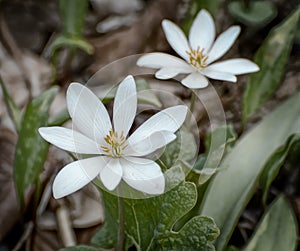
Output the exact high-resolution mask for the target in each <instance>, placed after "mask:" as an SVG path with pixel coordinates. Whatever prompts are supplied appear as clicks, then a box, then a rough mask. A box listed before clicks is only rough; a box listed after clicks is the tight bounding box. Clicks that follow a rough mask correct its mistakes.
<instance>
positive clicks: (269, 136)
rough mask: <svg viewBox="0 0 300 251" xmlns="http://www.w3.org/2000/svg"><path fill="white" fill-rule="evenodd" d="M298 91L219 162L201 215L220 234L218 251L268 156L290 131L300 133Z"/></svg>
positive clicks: (250, 192) (217, 243)
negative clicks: (208, 217) (205, 216)
mask: <svg viewBox="0 0 300 251" xmlns="http://www.w3.org/2000/svg"><path fill="white" fill-rule="evenodd" d="M299 115H300V93H297V94H296V95H295V96H294V97H292V98H290V99H289V100H288V101H286V102H285V103H284V104H283V105H281V106H280V107H279V108H277V109H276V110H275V111H274V112H272V113H271V114H269V115H268V116H267V117H266V118H265V119H264V120H263V121H262V122H261V123H260V124H259V125H257V126H256V127H255V128H254V129H252V130H251V131H250V132H249V133H247V134H246V135H244V137H242V138H241V140H239V141H238V142H237V143H236V145H235V146H234V148H233V149H232V150H231V151H230V153H229V154H228V155H227V156H225V158H224V160H223V161H222V163H221V165H220V168H219V170H220V171H219V172H217V174H216V176H215V177H214V179H213V180H212V181H211V182H210V185H209V188H208V190H207V192H206V194H205V198H204V200H203V204H202V210H201V214H202V215H207V216H211V217H212V218H213V219H214V220H215V221H216V224H217V226H218V227H220V230H221V235H220V237H219V238H218V240H217V242H216V247H217V250H219V251H221V250H224V248H225V246H226V244H227V242H228V240H229V238H230V236H231V233H232V231H233V229H234V228H235V225H236V223H237V221H238V218H239V216H240V214H241V213H242V211H243V209H244V208H245V206H246V204H247V203H248V201H249V199H250V198H251V196H252V195H253V193H254V191H255V189H256V188H257V184H258V180H259V178H260V174H261V172H262V170H263V168H264V166H265V163H266V161H267V160H268V159H269V157H270V156H271V155H272V154H273V153H274V151H276V149H278V147H279V146H281V145H282V143H283V142H285V141H286V140H287V138H288V137H289V136H290V135H291V134H295V133H300V116H299Z"/></svg>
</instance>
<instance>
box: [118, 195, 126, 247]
mask: <svg viewBox="0 0 300 251" xmlns="http://www.w3.org/2000/svg"><path fill="white" fill-rule="evenodd" d="M118 213H119V228H118V244H117V249H116V250H117V251H122V250H123V248H124V199H123V197H122V196H121V195H120V193H119V194H118Z"/></svg>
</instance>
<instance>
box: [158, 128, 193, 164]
mask: <svg viewBox="0 0 300 251" xmlns="http://www.w3.org/2000/svg"><path fill="white" fill-rule="evenodd" d="M176 135H177V138H176V139H175V140H174V141H173V142H171V143H170V144H168V145H167V146H166V148H165V150H164V152H163V154H162V156H161V157H160V160H161V161H162V162H163V163H164V165H165V166H166V167H167V168H170V167H172V166H173V165H176V162H178V161H189V160H192V159H193V158H194V157H195V156H196V154H197V151H198V147H197V143H196V141H195V137H194V135H193V134H192V133H191V132H190V131H189V130H188V129H187V128H186V127H182V128H181V129H180V130H179V131H178V132H177V133H176Z"/></svg>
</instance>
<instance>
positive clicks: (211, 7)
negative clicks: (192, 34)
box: [182, 0, 224, 35]
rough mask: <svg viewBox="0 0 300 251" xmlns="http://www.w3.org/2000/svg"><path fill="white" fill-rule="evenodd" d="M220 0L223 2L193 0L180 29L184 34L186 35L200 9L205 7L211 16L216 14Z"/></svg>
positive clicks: (217, 0)
mask: <svg viewBox="0 0 300 251" xmlns="http://www.w3.org/2000/svg"><path fill="white" fill-rule="evenodd" d="M222 2H224V0H193V1H192V4H191V7H190V10H189V14H188V17H187V18H186V19H185V20H184V23H183V25H182V29H183V31H184V32H185V34H187V35H188V33H189V30H190V27H191V26H192V24H193V22H194V19H195V18H196V16H197V14H198V12H199V11H200V10H202V9H206V10H208V12H209V13H210V14H211V15H212V16H216V14H217V12H218V10H219V6H220V4H222Z"/></svg>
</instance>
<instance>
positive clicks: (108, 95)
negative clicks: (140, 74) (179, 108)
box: [102, 79, 162, 107]
mask: <svg viewBox="0 0 300 251" xmlns="http://www.w3.org/2000/svg"><path fill="white" fill-rule="evenodd" d="M117 88H118V86H115V87H114V88H109V89H108V90H106V91H103V95H102V102H103V103H108V102H109V101H111V100H113V99H114V97H115V95H116V91H117ZM136 90H137V96H138V102H139V103H142V104H149V105H154V106H156V107H162V103H161V102H160V101H159V99H158V98H157V96H156V95H155V93H154V92H153V90H151V88H150V86H149V85H148V83H147V81H146V80H145V79H138V80H136Z"/></svg>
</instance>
